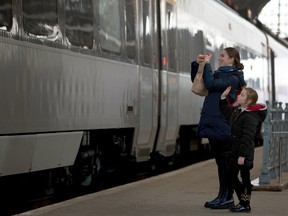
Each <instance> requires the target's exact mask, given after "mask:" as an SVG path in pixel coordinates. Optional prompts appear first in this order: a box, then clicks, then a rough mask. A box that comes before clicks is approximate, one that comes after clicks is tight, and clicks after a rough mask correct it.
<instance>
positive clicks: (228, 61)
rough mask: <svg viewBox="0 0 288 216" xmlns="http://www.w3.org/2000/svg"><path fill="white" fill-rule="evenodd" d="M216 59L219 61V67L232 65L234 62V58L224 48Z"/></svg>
mask: <svg viewBox="0 0 288 216" xmlns="http://www.w3.org/2000/svg"><path fill="white" fill-rule="evenodd" d="M218 61H219V67H223V66H232V65H233V63H234V58H230V57H229V56H228V54H227V52H226V50H222V52H221V53H220V57H219V59H218Z"/></svg>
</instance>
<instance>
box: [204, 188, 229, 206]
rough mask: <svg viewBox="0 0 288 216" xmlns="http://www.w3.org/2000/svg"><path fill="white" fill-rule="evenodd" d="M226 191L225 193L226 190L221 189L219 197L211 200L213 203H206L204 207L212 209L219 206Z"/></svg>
mask: <svg viewBox="0 0 288 216" xmlns="http://www.w3.org/2000/svg"><path fill="white" fill-rule="evenodd" d="M224 191H225V189H224V188H223V187H220V188H219V193H218V195H217V197H216V198H215V199H213V200H211V201H207V202H205V204H204V207H205V208H211V207H212V206H214V205H217V204H218V203H219V202H220V200H221V197H222V196H223V193H224Z"/></svg>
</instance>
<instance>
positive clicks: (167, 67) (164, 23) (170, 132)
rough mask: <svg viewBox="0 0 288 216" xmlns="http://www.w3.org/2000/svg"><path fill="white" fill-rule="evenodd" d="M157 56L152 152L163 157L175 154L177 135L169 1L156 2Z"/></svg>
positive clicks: (172, 13) (172, 8) (173, 19)
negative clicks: (155, 134) (156, 116)
mask: <svg viewBox="0 0 288 216" xmlns="http://www.w3.org/2000/svg"><path fill="white" fill-rule="evenodd" d="M160 20H161V27H160V28H161V30H160V33H161V55H162V67H161V69H160V73H161V75H160V82H161V83H160V85H161V93H160V99H159V100H160V116H161V119H160V128H159V134H158V137H157V143H156V147H155V150H156V152H159V153H160V154H161V155H163V156H165V157H169V156H172V155H173V154H174V152H175V143H176V138H177V135H178V129H179V128H178V98H179V97H178V90H179V87H178V86H179V85H178V83H179V80H178V79H179V77H178V76H179V74H178V73H177V56H176V50H177V49H176V48H177V40H176V3H175V1H173V0H161V1H160Z"/></svg>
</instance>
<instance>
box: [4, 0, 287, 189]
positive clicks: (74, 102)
mask: <svg viewBox="0 0 288 216" xmlns="http://www.w3.org/2000/svg"><path fill="white" fill-rule="evenodd" d="M228 46H233V47H236V48H237V49H238V50H239V53H240V56H241V59H242V63H243V64H244V66H245V68H244V76H245V80H246V82H247V85H248V86H250V87H253V88H255V89H256V90H257V91H258V93H259V102H261V103H265V102H266V101H270V102H273V101H281V102H283V103H286V102H288V97H287V93H288V86H287V85H286V81H285V78H284V77H287V75H286V71H285V69H287V68H288V61H287V60H286V59H287V55H288V49H287V45H286V44H285V42H283V41H279V40H277V39H275V38H274V37H272V36H271V35H270V34H268V33H267V32H266V31H264V30H263V29H260V28H259V27H257V26H256V25H255V24H253V23H251V22H250V21H248V20H246V19H243V18H242V17H241V16H240V15H239V14H237V13H236V12H235V11H233V10H232V9H230V8H229V7H227V6H226V5H225V4H223V3H222V2H221V1H218V0H207V1H197V0H110V1H107V0H98V1H93V0H65V1H64V0H49V1H42V0H25V1H22V0H2V1H1V2H0V56H1V58H0V65H1V69H0V99H1V105H0V187H1V188H5V187H6V184H7V183H13V185H14V186H15V185H17V184H20V183H21V182H33V183H32V184H28V183H27V187H28V188H29V187H30V188H31V190H32V188H34V187H36V186H38V187H39V188H38V189H39V190H40V189H41V190H42V189H43V193H44V191H45V193H51V191H53V188H54V187H56V186H57V185H70V184H77V185H80V186H83V187H85V186H89V185H91V184H92V183H93V182H94V181H95V180H96V179H97V178H98V177H99V176H101V175H102V174H105V173H107V172H113V171H115V170H117V168H118V167H119V166H121V165H123V164H126V162H127V161H129V162H131V163H136V164H141V163H149V164H151V167H155V166H157V164H158V162H157V161H165V162H167V163H172V162H173V161H175V160H176V159H177V158H178V159H179V158H181V157H184V156H185V155H187V153H189V152H192V151H193V152H197V151H199V149H201V148H202V147H203V145H207V140H205V139H201V138H199V137H197V135H196V131H197V125H198V121H199V118H200V113H201V107H202V103H203V99H204V98H203V97H200V96H198V95H195V94H193V93H192V92H191V84H192V82H191V77H190V64H191V62H192V61H193V60H195V59H196V57H197V55H198V54H199V53H208V52H209V53H211V54H212V55H213V58H212V61H211V64H212V67H213V68H214V69H217V67H218V61H217V57H218V56H219V53H220V52H221V50H222V49H223V48H225V47H228ZM20 179H21V180H20ZM4 183H5V184H4ZM25 185H26V184H25Z"/></svg>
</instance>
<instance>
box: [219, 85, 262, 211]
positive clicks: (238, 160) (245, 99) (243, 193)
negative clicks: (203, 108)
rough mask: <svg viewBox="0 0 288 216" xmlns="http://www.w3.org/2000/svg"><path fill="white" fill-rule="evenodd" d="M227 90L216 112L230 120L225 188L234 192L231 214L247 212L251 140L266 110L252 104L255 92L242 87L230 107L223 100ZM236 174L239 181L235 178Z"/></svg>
mask: <svg viewBox="0 0 288 216" xmlns="http://www.w3.org/2000/svg"><path fill="white" fill-rule="evenodd" d="M230 90H231V87H228V88H227V89H226V90H225V91H224V92H223V94H222V95H221V99H222V100H221V101H220V110H221V112H222V114H223V115H224V116H225V117H226V118H227V119H229V120H230V126H231V141H230V143H231V152H230V155H229V160H228V161H229V162H228V176H229V180H228V185H229V186H228V187H229V190H230V191H233V189H234V190H235V192H236V194H237V197H238V199H239V204H238V205H236V206H232V207H230V208H229V209H230V211H232V212H250V211H251V207H250V199H251V188H252V186H253V185H251V179H250V170H251V169H252V168H253V160H254V147H255V144H254V139H255V136H256V132H257V131H258V129H259V127H261V124H262V122H263V121H264V119H265V117H266V115H267V107H266V106H265V105H262V104H256V102H257V100H258V94H257V92H256V91H255V90H254V89H252V88H249V87H244V88H243V89H242V91H241V93H240V94H239V95H238V97H237V101H236V103H235V104H234V105H235V107H234V108H231V106H229V105H228V103H227V100H225V98H226V97H227V95H228V94H229V92H230ZM239 172H240V174H241V178H242V181H240V180H239V179H238V173H239Z"/></svg>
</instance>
